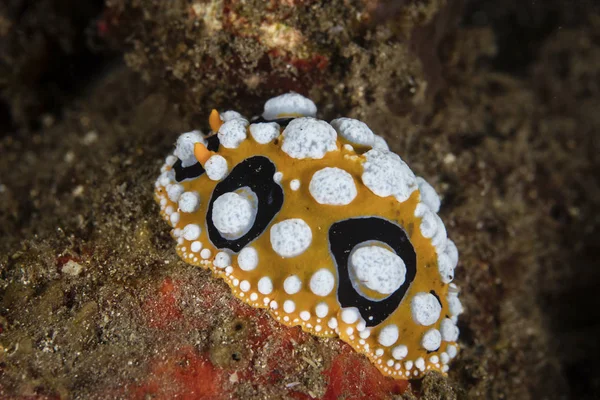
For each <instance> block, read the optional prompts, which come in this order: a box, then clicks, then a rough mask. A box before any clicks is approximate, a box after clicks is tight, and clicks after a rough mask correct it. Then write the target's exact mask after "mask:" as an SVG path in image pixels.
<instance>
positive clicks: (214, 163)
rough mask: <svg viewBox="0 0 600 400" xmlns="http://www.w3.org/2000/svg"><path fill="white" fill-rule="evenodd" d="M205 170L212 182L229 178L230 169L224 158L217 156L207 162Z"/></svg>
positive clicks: (211, 157)
mask: <svg viewBox="0 0 600 400" xmlns="http://www.w3.org/2000/svg"><path fill="white" fill-rule="evenodd" d="M204 170H205V171H206V175H208V177H209V179H210V180H213V181H220V180H221V179H223V178H225V176H227V172H228V171H229V168H228V167H227V160H226V159H225V158H224V157H223V156H220V155H218V154H215V155H213V156H210V158H209V159H208V160H206V162H205V163H204Z"/></svg>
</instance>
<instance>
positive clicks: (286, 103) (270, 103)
mask: <svg viewBox="0 0 600 400" xmlns="http://www.w3.org/2000/svg"><path fill="white" fill-rule="evenodd" d="M316 115H317V106H316V105H315V103H314V102H313V101H312V100H311V99H309V98H306V97H304V96H302V95H301V94H298V93H294V92H290V93H286V94H282V95H280V96H277V97H273V98H272V99H269V100H267V102H266V103H265V108H264V111H263V115H262V116H263V118H264V119H266V120H272V119H277V118H284V117H290V116H294V117H297V116H304V117H315V116H316Z"/></svg>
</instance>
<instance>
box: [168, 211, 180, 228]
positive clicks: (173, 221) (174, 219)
mask: <svg viewBox="0 0 600 400" xmlns="http://www.w3.org/2000/svg"><path fill="white" fill-rule="evenodd" d="M179 217H180V215H179V213H178V212H174V213H171V215H169V220H170V221H171V224H173V226H175V225H177V223H178V222H179Z"/></svg>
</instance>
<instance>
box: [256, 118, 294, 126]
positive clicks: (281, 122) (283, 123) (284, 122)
mask: <svg viewBox="0 0 600 400" xmlns="http://www.w3.org/2000/svg"><path fill="white" fill-rule="evenodd" d="M294 119H296V117H287V118H275V119H265V118H264V117H263V116H259V117H253V118H252V120H251V121H250V123H251V124H259V123H261V122H277V123H278V124H279V126H287V125H288V124H289V123H290V122H291V121H292V120H294Z"/></svg>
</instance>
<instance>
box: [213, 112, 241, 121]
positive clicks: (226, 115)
mask: <svg viewBox="0 0 600 400" xmlns="http://www.w3.org/2000/svg"><path fill="white" fill-rule="evenodd" d="M219 117H220V118H221V121H223V122H227V121H231V120H232V119H239V118H241V119H244V117H243V116H242V114H240V113H239V112H237V111H233V110H228V111H225V112H223V113H220V114H219Z"/></svg>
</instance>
